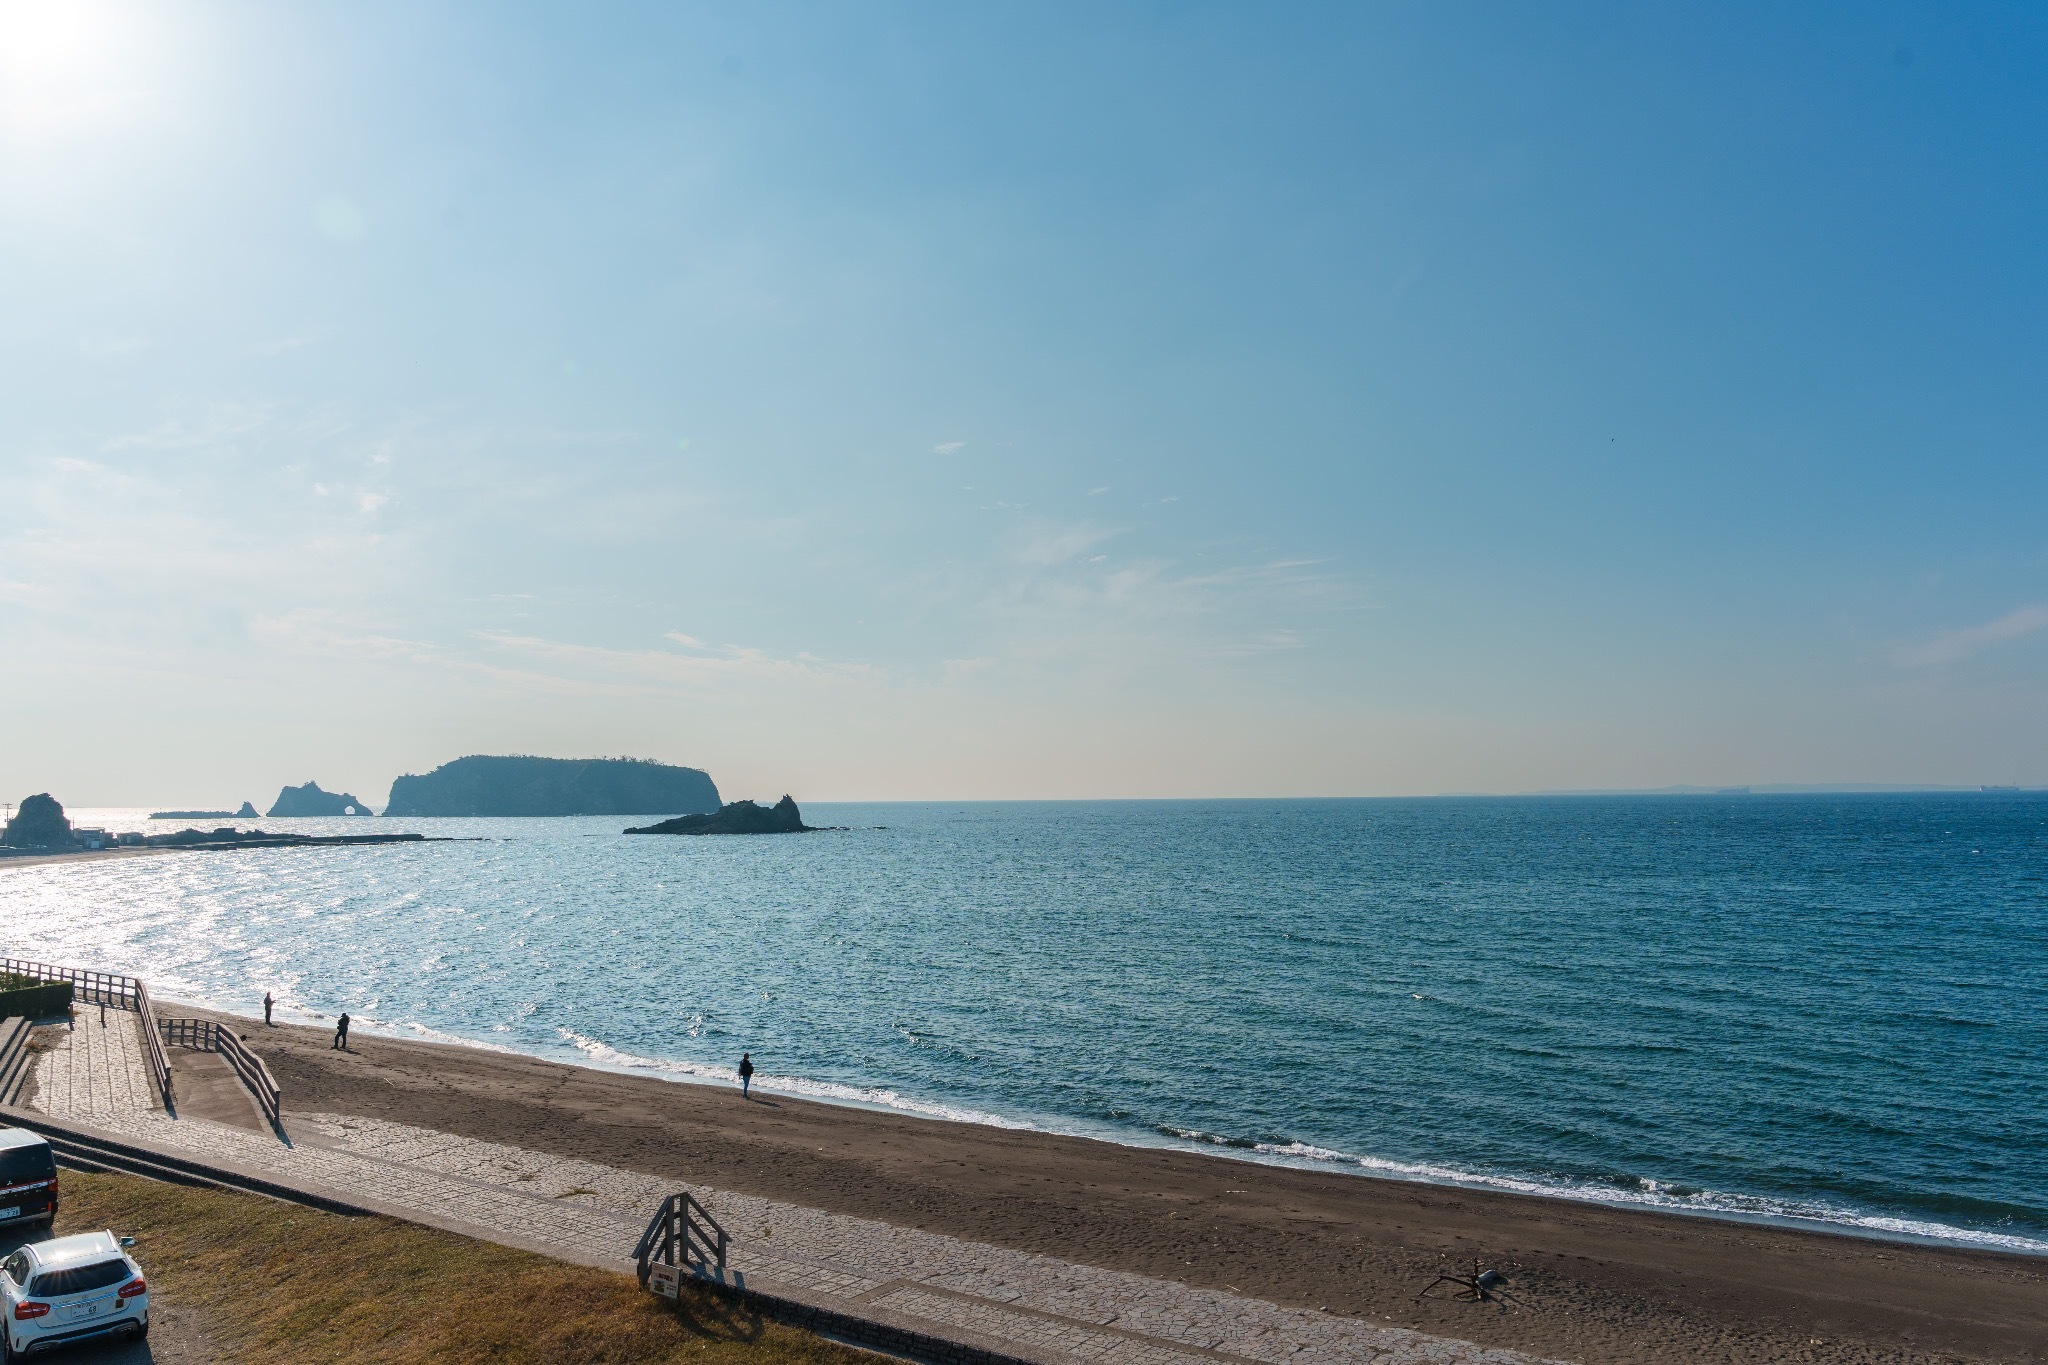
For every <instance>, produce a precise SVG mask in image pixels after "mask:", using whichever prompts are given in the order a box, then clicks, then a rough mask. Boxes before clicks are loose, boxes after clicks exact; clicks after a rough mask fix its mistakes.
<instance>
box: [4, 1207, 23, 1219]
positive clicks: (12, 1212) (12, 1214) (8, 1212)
mask: <svg viewBox="0 0 2048 1365" xmlns="http://www.w3.org/2000/svg"><path fill="white" fill-rule="evenodd" d="M19 1217H21V1205H19V1204H16V1205H15V1206H14V1207H13V1208H11V1209H0V1218H19Z"/></svg>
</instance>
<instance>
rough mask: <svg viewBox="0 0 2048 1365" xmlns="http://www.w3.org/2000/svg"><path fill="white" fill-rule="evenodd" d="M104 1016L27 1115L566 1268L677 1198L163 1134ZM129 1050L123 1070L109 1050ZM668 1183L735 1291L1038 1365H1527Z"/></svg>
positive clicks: (396, 1135)
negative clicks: (757, 1292)
mask: <svg viewBox="0 0 2048 1365" xmlns="http://www.w3.org/2000/svg"><path fill="white" fill-rule="evenodd" d="M114 1017H115V1016H114V1015H113V1013H112V1012H111V1011H110V1012H109V1015H108V1018H109V1026H108V1028H107V1029H106V1030H104V1031H98V1032H94V1033H91V1034H88V1030H87V1026H86V1024H85V1022H83V1021H81V1022H80V1024H79V1025H78V1027H77V1029H76V1030H75V1031H73V1038H74V1043H73V1045H72V1047H71V1048H69V1049H68V1050H66V1051H65V1052H52V1053H50V1054H48V1055H47V1056H45V1057H44V1058H43V1060H42V1062H41V1063H40V1069H39V1071H38V1079H39V1082H40V1080H41V1078H42V1076H43V1075H44V1074H45V1073H49V1074H51V1075H52V1076H53V1077H59V1078H61V1079H60V1080H59V1082H58V1083H56V1084H52V1085H42V1084H39V1086H38V1092H37V1098H36V1100H35V1107H36V1108H38V1109H41V1110H43V1111H44V1112H45V1113H48V1114H50V1115H51V1116H52V1117H70V1118H75V1119H78V1120H80V1121H84V1122H89V1123H92V1124H93V1125H95V1126H97V1127H100V1128H104V1129H109V1130H112V1131H115V1132H120V1133H125V1134H128V1135H130V1136H133V1137H136V1138H140V1139H142V1140H144V1141H147V1142H152V1143H158V1144H162V1145H164V1146H167V1147H172V1148H177V1149H181V1150H184V1151H188V1152H190V1153H191V1154H193V1155H194V1156H198V1157H203V1158H211V1159H214V1160H221V1161H229V1162H232V1163H234V1164H236V1165H238V1166H241V1167H244V1168H250V1169H254V1170H257V1171H260V1172H263V1173H265V1174H269V1175H271V1176H273V1177H274V1178H277V1179H281V1180H284V1181H288V1182H294V1183H300V1184H306V1185H312V1186H318V1187H322V1188H325V1189H327V1190H331V1191H336V1192H348V1193H352V1194H355V1195H357V1196H359V1197H361V1198H364V1199H366V1200H374V1201H375V1202H377V1203H380V1204H383V1205H384V1206H387V1207H398V1208H403V1209H406V1210H409V1211H413V1212H415V1213H417V1214H418V1215H420V1216H421V1217H422V1219H423V1220H424V1221H428V1222H441V1223H444V1224H449V1225H456V1226H461V1227H464V1228H468V1229H475V1230H477V1231H479V1232H481V1233H482V1234H483V1235H486V1236H491V1237H494V1238H496V1239H497V1240H502V1241H507V1242H510V1243H512V1244H514V1245H521V1246H529V1247H533V1248H536V1249H539V1250H546V1251H554V1252H557V1253H559V1254H565V1255H567V1256H568V1257H570V1258H571V1259H575V1260H580V1261H593V1262H598V1263H609V1264H613V1265H617V1264H621V1263H623V1262H625V1261H627V1260H628V1259H629V1257H630V1255H631V1252H632V1248H633V1244H634V1242H635V1241H636V1239H637V1238H638V1236H639V1233H640V1230H641V1228H642V1227H644V1226H645V1225H646V1221H647V1219H648V1218H649V1217H650V1216H651V1215H652V1213H653V1211H654V1209H655V1207H656V1206H657V1205H658V1204H659V1203H660V1201H661V1199H662V1198H663V1197H664V1196H666V1195H668V1194H672V1193H674V1192H675V1191H676V1190H677V1189H678V1188H679V1186H678V1184H677V1183H676V1182H674V1181H671V1180H665V1179H662V1178H659V1177H655V1176H650V1175H642V1174H640V1173H639V1172H636V1171H625V1170H620V1169H617V1168H615V1167H610V1166H600V1165H597V1164H594V1163H592V1162H587V1161H579V1160H576V1159H573V1158H564V1157H558V1156H552V1155H548V1154H545V1153H541V1152H532V1151H527V1150H524V1149H522V1148H518V1147H506V1146H501V1145H498V1144H496V1143H489V1142H478V1141H475V1140H473V1139H470V1138H460V1137H454V1136H451V1135H450V1134H447V1133H439V1132H434V1131H431V1130H428V1129H423V1128H412V1127H408V1126H406V1125H404V1124H397V1123H389V1122H384V1121H381V1120H375V1119H365V1118H356V1117H351V1116H348V1115H341V1114H300V1115H292V1116H291V1117H290V1120H289V1127H290V1131H291V1134H292V1138H293V1145H291V1146H286V1145H284V1144H283V1143H280V1142H279V1141H277V1140H276V1139H275V1138H273V1137H270V1136H268V1135H265V1134H261V1133H255V1132H250V1131H247V1130H245V1129H239V1128H230V1127H226V1126H223V1125H220V1124H216V1123H211V1122H208V1121H206V1120H203V1119H197V1118H180V1119H173V1118H171V1117H170V1116H169V1115H167V1114H165V1113H164V1112H163V1110H162V1109H160V1108H152V1107H151V1106H150V1105H149V1104H148V1103H147V1102H146V1101H147V1100H148V1098H149V1093H148V1090H147V1084H148V1077H147V1072H146V1071H141V1070H140V1067H141V1047H140V1039H139V1035H137V1034H136V1033H135V1032H134V1029H133V1027H132V1024H131V1027H130V1028H129V1029H128V1030H127V1031H126V1033H125V1034H124V1033H122V1032H121V1031H120V1030H117V1029H116V1028H115V1027H114V1026H113V1022H112V1021H113V1019H114ZM122 1017H123V1018H124V1019H127V1020H130V1021H132V1020H133V1016H122ZM94 1028H95V1029H96V1028H97V1025H96V1024H95V1025H94ZM80 1037H84V1038H85V1040H86V1041H85V1043H84V1045H83V1047H80V1046H79V1045H78V1044H77V1042H76V1041H75V1040H76V1039H78V1038H80ZM124 1038H125V1039H126V1043H125V1046H126V1047H127V1048H128V1049H129V1050H131V1051H132V1052H133V1053H134V1056H133V1058H132V1059H129V1058H127V1057H125V1056H122V1055H120V1054H121V1049H122V1047H123V1045H124V1044H123V1042H122V1040H123V1039H124ZM81 1060H83V1061H86V1062H89V1063H90V1064H92V1065H95V1066H100V1065H103V1066H105V1067H106V1068H107V1071H108V1074H109V1075H110V1076H114V1077H120V1078H126V1077H128V1076H129V1075H130V1074H132V1073H135V1072H139V1073H140V1077H141V1088H139V1089H138V1088H137V1087H136V1086H134V1085H133V1084H129V1083H127V1081H126V1080H125V1079H122V1080H117V1081H116V1082H115V1083H114V1084H111V1085H109V1086H106V1087H101V1086H99V1085H98V1084H97V1083H96V1082H95V1081H93V1080H92V1079H91V1078H89V1077H82V1076H81V1075H80V1070H79V1068H80V1063H81ZM103 1089H104V1092H105V1099H104V1100H103V1099H102V1098H101V1094H102V1090H103ZM124 1097H125V1098H124ZM80 1105H83V1106H85V1107H83V1108H81V1107H78V1106H80ZM680 1188H688V1189H689V1190H690V1192H691V1193H692V1194H694V1195H696V1196H697V1198H698V1199H699V1200H700V1201H702V1202H703V1203H704V1205H705V1206H706V1207H707V1208H709V1209H710V1210H711V1211H712V1213H713V1215H714V1216H715V1217H717V1218H718V1220H719V1221H720V1222H721V1223H723V1224H724V1225H725V1228H726V1230H727V1231H728V1232H729V1233H730V1234H731V1238H732V1251H731V1263H730V1267H729V1268H730V1271H731V1277H732V1278H733V1279H734V1280H735V1281H736V1282H738V1283H741V1284H745V1285H748V1286H751V1287H753V1288H756V1289H761V1290H764V1291H766V1292H768V1293H772V1294H776V1295H779V1296H781V1297H784V1298H791V1299H797V1300H801V1301H803V1302H807V1303H812V1304H816V1305H819V1306H822V1307H828V1308H832V1309H835V1310H837V1311H839V1312H844V1313H851V1314H854V1315H856V1316H865V1317H879V1318H882V1319H884V1320H887V1321H890V1322H894V1323H897V1324H900V1325H904V1326H909V1327H912V1328H916V1329H919V1330H923V1331H927V1332H930V1333H932V1334H934V1335H939V1336H947V1337H952V1338H954V1339H956V1340H969V1341H973V1342H975V1343H976V1344H979V1345H983V1346H987V1347H990V1348H992V1349H995V1350H1000V1351H1004V1352H1007V1353H1009V1354H1012V1355H1016V1356H1020V1357H1023V1358H1025V1359H1027V1360H1035V1361H1043V1362H1046V1365H1078V1363H1079V1362H1088V1365H1203V1363H1204V1362H1206V1363H1208V1365H1214V1362H1219V1361H1224V1362H1246V1363H1248V1365H1249V1363H1254V1362H1255V1363H1256V1365H1340V1362H1341V1363H1342V1365H1351V1363H1352V1362H1358V1363H1359V1365H1366V1363H1370V1365H1425V1363H1426V1365H1537V1361H1536V1358H1535V1357H1533V1356H1528V1355H1525V1354H1522V1353H1520V1352H1517V1351H1508V1350H1498V1349H1486V1348H1482V1347H1479V1346H1475V1345H1472V1344H1470V1343H1468V1342H1461V1341H1453V1340H1448V1339H1445V1338H1441V1337H1432V1336H1427V1335H1424V1334H1423V1333H1420V1332H1411V1331H1407V1330H1404V1329H1401V1328H1394V1327H1380V1326H1374V1325H1372V1324H1370V1323H1366V1322H1363V1321H1360V1320H1358V1319H1354V1318H1340V1317H1335V1316H1332V1315H1329V1314H1325V1313H1314V1312H1308V1311H1306V1310H1302V1309H1294V1308H1283V1307H1281V1306H1279V1305H1277V1304H1272V1303H1267V1302H1265V1301H1263V1300H1260V1299H1251V1298H1244V1297H1241V1296H1238V1295H1234V1294H1228V1293H1224V1292H1221V1291H1218V1290H1210V1289H1197V1288H1192V1287H1190V1286H1188V1285H1183V1284H1176V1283H1172V1282H1169V1281H1164V1280H1155V1279H1150V1278H1147V1277H1145V1276H1142V1275H1130V1274H1125V1273H1122V1272H1120V1271H1113V1270H1103V1269H1100V1268H1097V1267H1094V1266H1084V1265H1074V1264H1070V1263H1068V1262H1065V1261H1061V1260H1057V1259H1055V1258H1053V1257H1050V1256H1040V1255H1036V1254H1033V1253H1031V1252H1024V1251H1013V1250H1010V1249H1008V1248H1004V1247H995V1246H988V1245H985V1244H982V1243H977V1242H968V1241H963V1240H961V1239H959V1238H955V1237H947V1236H943V1235H941V1234H938V1233H931V1232H921V1231H917V1230H915V1229H910V1228H899V1227H894V1226H891V1225H889V1224H887V1223H879V1222H875V1221H873V1220H870V1219H865V1218H853V1217H849V1216H847V1215H844V1214H834V1213H826V1212H823V1211H821V1210H818V1209H811V1208H805V1207H802V1206H800V1205H795V1204H784V1203H780V1202H778V1201H775V1200H770V1199H761V1198H757V1197H755V1196H751V1195H742V1194H734V1193H731V1192H729V1191H724V1190H714V1189H710V1188H708V1187H704V1186H683V1187H680Z"/></svg>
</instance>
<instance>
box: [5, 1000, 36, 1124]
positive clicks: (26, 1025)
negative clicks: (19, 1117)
mask: <svg viewBox="0 0 2048 1365" xmlns="http://www.w3.org/2000/svg"><path fill="white" fill-rule="evenodd" d="M34 1027H35V1021H34V1020H33V1019H22V1018H19V1017H15V1018H9V1019H0V1104H13V1103H14V1102H15V1098H16V1097H17V1096H18V1095H20V1093H21V1088H22V1086H23V1085H25V1084H26V1083H27V1081H28V1072H29V1063H30V1062H31V1060H32V1058H31V1056H30V1053H29V1050H28V1035H29V1031H30V1030H31V1029H33V1028H34Z"/></svg>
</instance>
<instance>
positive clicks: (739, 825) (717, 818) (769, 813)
mask: <svg viewBox="0 0 2048 1365" xmlns="http://www.w3.org/2000/svg"><path fill="white" fill-rule="evenodd" d="M626 833H628V834H815V833H817V827H816V826H814V825H807V824H805V823H804V817H803V812H801V811H799V810H798V809H797V808H796V802H795V801H793V800H791V799H790V798H789V797H788V796H787V795H785V796H784V797H783V798H782V799H781V800H780V801H777V802H776V803H775V804H774V806H773V807H769V806H761V805H756V804H755V803H754V802H752V801H735V802H733V803H732V804H731V805H729V806H721V807H719V809H718V810H717V812H716V813H713V814H708V815H683V816H678V817H677V818H675V819H673V820H664V821H662V822H661V823H660V824H658V825H645V826H643V827H641V828H639V829H629V830H627V831H626Z"/></svg>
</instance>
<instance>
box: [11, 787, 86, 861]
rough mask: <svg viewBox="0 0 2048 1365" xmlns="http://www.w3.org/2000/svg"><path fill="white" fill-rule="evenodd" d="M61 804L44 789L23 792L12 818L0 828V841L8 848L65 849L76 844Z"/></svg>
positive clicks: (69, 822)
mask: <svg viewBox="0 0 2048 1365" xmlns="http://www.w3.org/2000/svg"><path fill="white" fill-rule="evenodd" d="M76 842H77V840H76V839H74V838H73V837H72V833H71V821H70V820H69V819H67V818H66V817H65V815H64V807H63V806H62V805H61V804H59V803H58V801H57V798H56V797H54V796H52V795H50V794H49V793H48V792H37V793H36V794H35V795H34V796H24V797H23V798H22V799H21V804H20V805H19V806H17V807H15V810H14V818H13V819H11V820H9V821H8V822H7V827H6V828H5V829H0V845H5V846H6V847H8V848H36V849H44V848H47V849H59V850H62V849H69V848H71V847H73V846H74V844H76Z"/></svg>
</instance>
